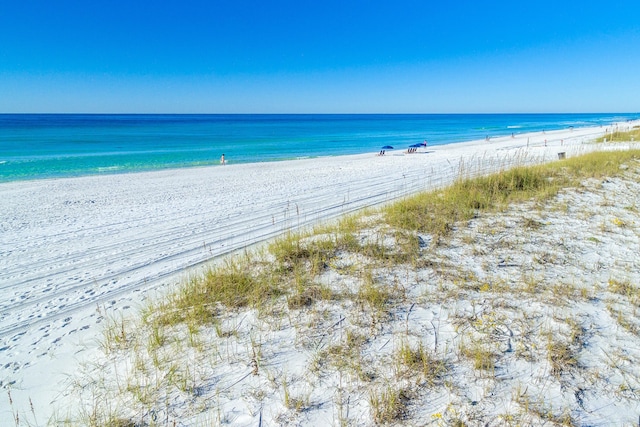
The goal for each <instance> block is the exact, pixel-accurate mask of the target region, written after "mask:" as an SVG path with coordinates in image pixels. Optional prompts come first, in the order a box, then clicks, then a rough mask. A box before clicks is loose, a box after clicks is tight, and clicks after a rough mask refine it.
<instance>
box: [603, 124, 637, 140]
mask: <svg viewBox="0 0 640 427" xmlns="http://www.w3.org/2000/svg"><path fill="white" fill-rule="evenodd" d="M605 140H606V142H628V141H639V140H640V127H638V126H635V127H634V128H633V129H631V130H630V131H628V132H621V131H617V130H616V131H612V132H609V133H607V134H605V135H604V136H603V137H600V138H598V139H596V142H605Z"/></svg>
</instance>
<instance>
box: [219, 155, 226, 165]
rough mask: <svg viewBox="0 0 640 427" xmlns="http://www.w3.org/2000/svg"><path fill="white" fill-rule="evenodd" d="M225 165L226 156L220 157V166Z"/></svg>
mask: <svg viewBox="0 0 640 427" xmlns="http://www.w3.org/2000/svg"><path fill="white" fill-rule="evenodd" d="M225 163H226V162H225V160H224V154H222V156H220V164H221V165H223V166H224V164H225Z"/></svg>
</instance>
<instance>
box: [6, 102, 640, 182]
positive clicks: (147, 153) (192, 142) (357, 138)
mask: <svg viewBox="0 0 640 427" xmlns="http://www.w3.org/2000/svg"><path fill="white" fill-rule="evenodd" d="M638 117H639V115H638V114H637V113H630V114H625V113H622V114H617V113H600V114H425V115H420V114H418V115H413V114H409V115H406V114H400V115H396V114H394V115H368V114H367V115H344V114H340V115H314V114H311V115H287V114H278V115H221V114H215V115H155V114H154V115H144V114H143V115H137V114H123V115H118V114H115V115H114V114H95V115H94V114H0V182H6V181H15V180H26V179H41V178H54V177H68V176H79V175H92V174H109V173H124V172H134V171H142V170H154V169H164V168H182V167H192V166H200V165H215V164H219V159H220V155H221V154H222V153H224V154H225V157H226V159H227V161H228V162H229V163H230V164H232V163H247V162H264V161H277V160H285V159H293V158H300V157H315V156H327V155H344V154H358V153H367V152H378V151H379V150H380V148H381V147H382V146H384V145H392V146H394V147H395V148H396V149H403V148H406V147H408V146H409V145H411V144H416V143H420V142H422V141H424V140H425V139H426V140H428V141H429V145H438V144H448V143H452V142H461V141H469V140H474V139H483V138H484V137H485V136H501V135H510V134H511V133H525V132H532V131H541V130H554V129H563V128H567V127H569V126H574V127H581V126H592V125H607V124H609V123H611V122H614V121H625V120H629V119H635V118H638Z"/></svg>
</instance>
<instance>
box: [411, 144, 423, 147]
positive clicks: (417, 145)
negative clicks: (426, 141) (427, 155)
mask: <svg viewBox="0 0 640 427" xmlns="http://www.w3.org/2000/svg"><path fill="white" fill-rule="evenodd" d="M422 146H423V145H422V144H413V145H410V146H409V148H420V147H422Z"/></svg>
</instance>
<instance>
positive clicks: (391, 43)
mask: <svg viewBox="0 0 640 427" xmlns="http://www.w3.org/2000/svg"><path fill="white" fill-rule="evenodd" d="M638 16H640V2H639V1H638V0H624V1H618V0H610V1H607V2H603V1H590V0H582V1H574V0H537V1H532V0H522V1H514V0H510V1H493V0H486V1H483V0H473V1H467V0H449V1H445V0H440V1H432V0H422V1H412V0H395V1H381V0H338V1H335V0H314V1H312V0H295V1H289V0H262V1H247V0H209V1H196V0H180V1H173V0H156V1H153V2H151V1H139V0H109V1H106V0H91V1H87V0H55V1H54V0H0V113H57V112H66V113H529V112H532V113H535V112H560V113H561V112H639V111H640V79H639V78H638V76H640V21H638Z"/></svg>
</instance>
